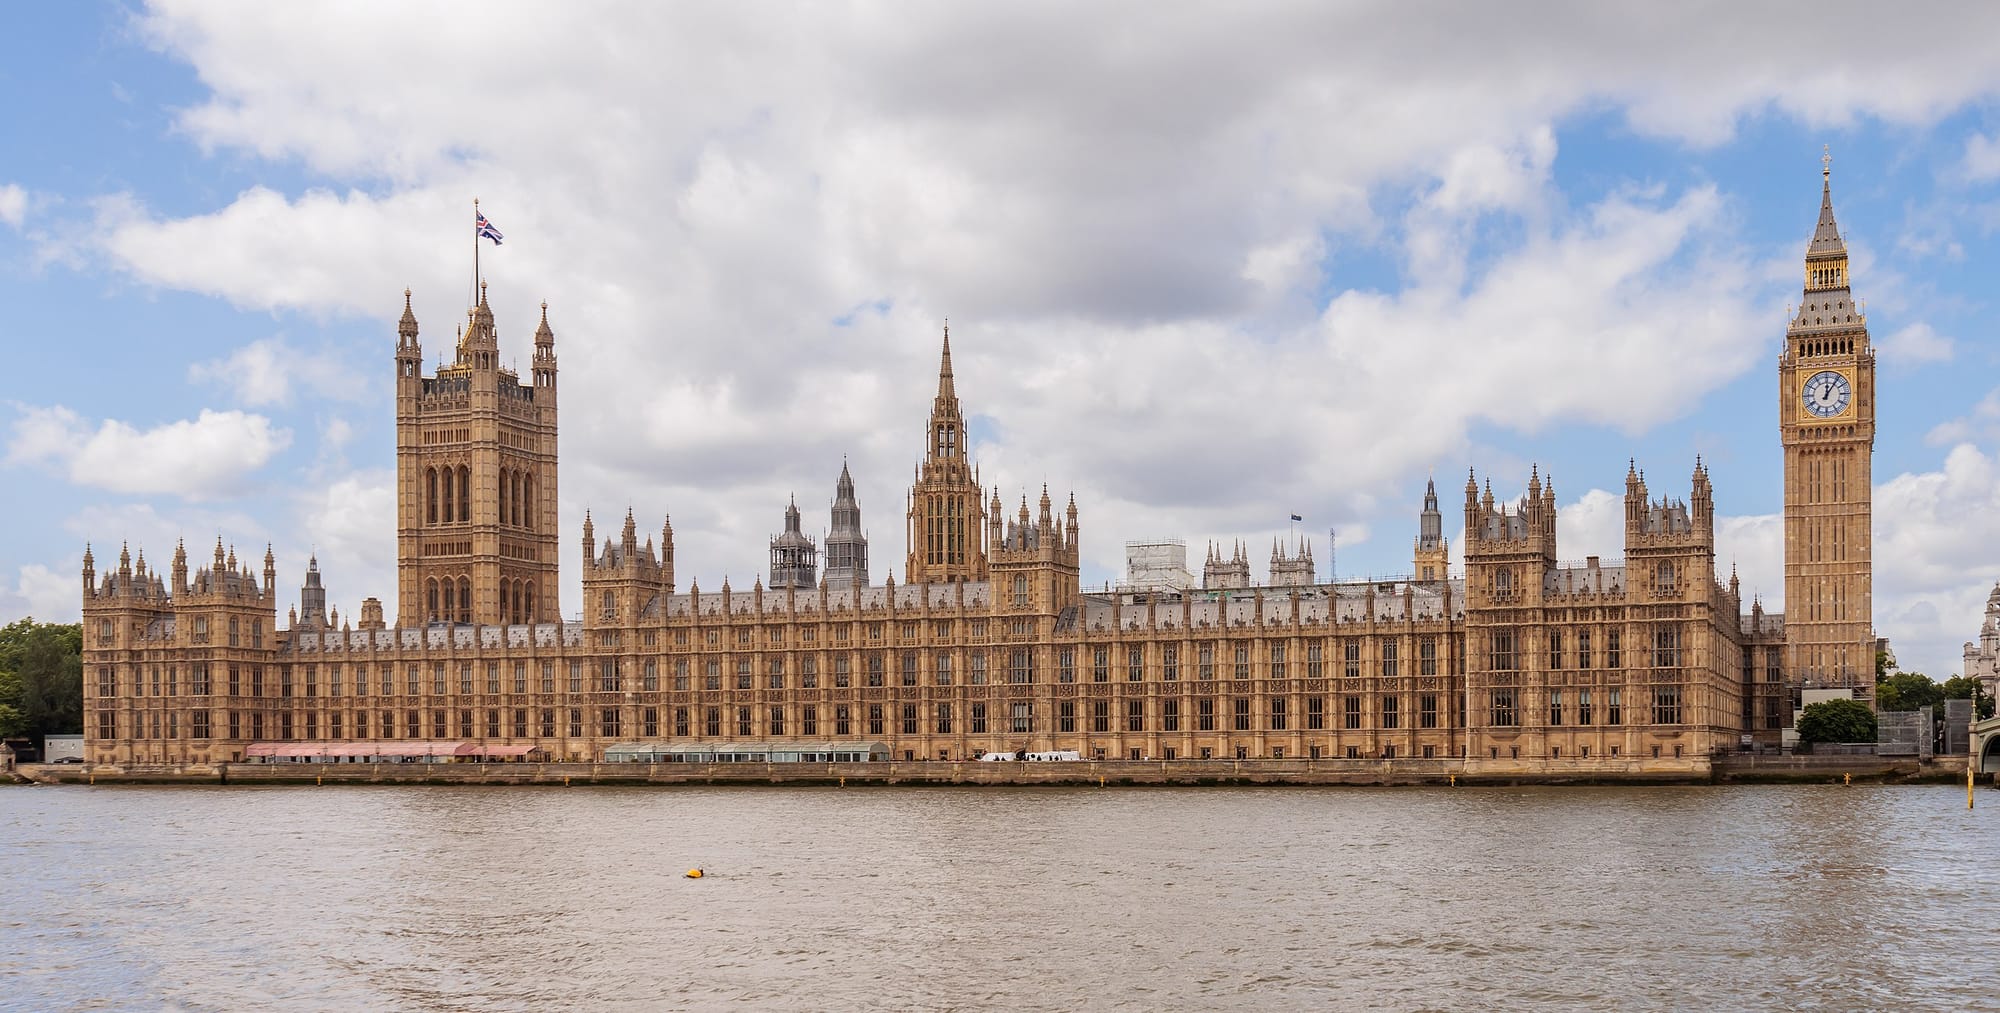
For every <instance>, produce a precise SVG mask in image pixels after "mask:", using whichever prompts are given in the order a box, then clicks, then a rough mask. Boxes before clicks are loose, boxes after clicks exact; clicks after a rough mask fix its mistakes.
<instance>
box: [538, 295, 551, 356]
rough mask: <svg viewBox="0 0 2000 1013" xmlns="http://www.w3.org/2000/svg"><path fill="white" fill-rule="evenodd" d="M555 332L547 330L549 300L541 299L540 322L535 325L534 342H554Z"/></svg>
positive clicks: (545, 343)
mask: <svg viewBox="0 0 2000 1013" xmlns="http://www.w3.org/2000/svg"><path fill="white" fill-rule="evenodd" d="M555 340H556V332H554V331H552V330H549V301H548V300H547V299H544V300H542V322H541V323H540V324H537V325H536V326H535V344H537V345H552V344H555Z"/></svg>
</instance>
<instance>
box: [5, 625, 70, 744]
mask: <svg viewBox="0 0 2000 1013" xmlns="http://www.w3.org/2000/svg"><path fill="white" fill-rule="evenodd" d="M81 731H83V627H82V626H81V625H79V624H76V623H68V624H63V623H38V622H36V621H35V620H34V618H33V617H29V618H25V619H19V620H16V621H14V622H12V623H9V624H7V625H6V626H5V627H0V734H12V735H33V736H37V737H39V736H43V735H65V734H73V733H76V732H81Z"/></svg>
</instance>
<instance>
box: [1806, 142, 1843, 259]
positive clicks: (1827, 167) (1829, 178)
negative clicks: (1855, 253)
mask: <svg viewBox="0 0 2000 1013" xmlns="http://www.w3.org/2000/svg"><path fill="white" fill-rule="evenodd" d="M1821 150H1822V152H1823V153H1822V154H1821V155H1820V158H1819V162H1820V185H1819V224H1818V225H1817V226H1815V227H1814V228H1813V237H1812V245H1810V246H1808V247H1806V256H1807V257H1808V258H1812V259H1817V258H1821V257H1836V256H1837V257H1845V256H1847V244H1846V243H1843V242H1842V241H1841V239H1840V226H1839V225H1838V224H1837V223H1835V222H1834V220H1833V152H1832V150H1831V149H1830V148H1822V149H1821Z"/></svg>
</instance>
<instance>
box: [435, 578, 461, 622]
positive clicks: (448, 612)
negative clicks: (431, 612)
mask: <svg viewBox="0 0 2000 1013" xmlns="http://www.w3.org/2000/svg"><path fill="white" fill-rule="evenodd" d="M457 614H458V585H457V584H454V583H452V582H451V581H449V580H447V581H445V582H444V609H443V610H442V611H440V612H439V613H438V619H439V620H441V621H443V622H447V623H448V622H451V621H452V618H453V617H454V616H456V615H457Z"/></svg>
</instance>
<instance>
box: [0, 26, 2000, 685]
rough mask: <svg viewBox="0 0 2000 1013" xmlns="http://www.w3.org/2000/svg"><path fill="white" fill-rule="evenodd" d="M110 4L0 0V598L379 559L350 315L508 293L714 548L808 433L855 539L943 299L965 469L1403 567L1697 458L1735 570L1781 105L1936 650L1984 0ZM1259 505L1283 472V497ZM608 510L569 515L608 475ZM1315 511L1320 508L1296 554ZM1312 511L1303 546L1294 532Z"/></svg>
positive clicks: (372, 463) (900, 442)
mask: <svg viewBox="0 0 2000 1013" xmlns="http://www.w3.org/2000/svg"><path fill="white" fill-rule="evenodd" d="M1913 10H1915V11H1918V12H1919V13H1916V14H1912V13H1911V12H1910V11H1908V10H1900V11H1897V12H1891V11H1890V10H1889V9H1887V8H1884V7H1883V6H1882V5H1880V4H1876V3H1844V2H1827V3H1821V4H1816V5H1813V6H1812V7H1810V8H1798V7H1795V6H1791V5H1744V4H1738V3H1699V2H1691V3H1680V4H1653V5H1646V6H1643V7H1642V6H1638V5H1611V4H1596V3H1575V4H1560V3H1542V4H1531V5H1493V4H1488V5H1423V4H1399V3H1379V4H1370V3H1347V4H1327V3H1298V4H1288V3H1250V4H1240V5H1226V6H1225V5H1209V6H1204V5H1197V4H1175V5H1159V4H1152V3H1109V2H1107V3H1101V4H1091V5H1081V6H1079V5H1073V4H1056V3H1046V4H1045V3H1032V2H1030V3H1007V4H975V3H965V4H872V3H861V4H811V5H804V4H800V5H791V4H776V3H731V4H653V3H634V4H616V3H578V4H561V5H556V4H543V3H518V4H517V3H505V2H490V0H489V2H482V3H466V4H449V3H424V4H405V3H366V2H357V3H345V4H337V5H336V4H321V5H277V6H273V5H267V4H247V3H246V4H223V3H186V2H160V3H147V4H132V5H117V4H61V5H54V4H44V5H31V6H15V7H11V8H9V9H8V10H7V11H6V12H5V13H4V14H0V20H4V22H5V24H6V30H5V31H0V89H4V92H3V93H4V95H5V96H6V98H7V101H5V102H4V103H0V306H4V307H5V310H4V313H0V333H4V335H5V341H4V345H0V347H4V349H5V353H6V358H7V367H6V368H5V369H4V370H0V489H4V490H5V493H6V501H5V502H6V505H5V514H4V520H5V523H4V524H0V617H5V618H11V617H14V616H17V615H23V614H32V615H34V616H36V617H37V618H42V619H48V620H73V619H74V618H75V617H76V616H77V614H78V611H79V589H80V584H79V578H78V572H79V569H80V561H81V558H82V554H83V551H84V547H85V544H86V543H88V544H90V545H91V546H92V547H93V548H94V549H95V551H96V554H97V558H98V559H99V561H100V565H102V563H103V561H104V560H107V559H115V557H116V555H117V552H118V547H119V545H120V544H121V543H129V544H130V545H131V547H132V549H133V551H134V552H138V551H140V550H143V551H144V552H145V553H146V554H147V558H148V559H149V561H151V562H152V563H153V564H154V565H156V566H163V565H164V564H165V563H166V562H167V561H168V560H169V558H170V557H171V555H172V552H173V548H174V544H175V542H176V541H177V540H179V539H183V538H184V539H186V541H187V542H188V544H189V547H190V552H191V553H192V554H194V555H195V557H196V558H198V559H199V558H206V556H207V554H208V552H209V551H211V550H212V546H213V544H214V542H215V540H216V539H217V538H218V537H220V538H221V539H222V540H223V541H224V542H226V543H228V544H230V545H233V546H235V547H236V548H237V549H238V551H239V553H240V554H244V553H247V554H248V555H249V556H251V557H252V558H257V557H261V554H262V549H263V547H264V546H265V545H266V544H270V545H271V546H273V547H274V549H275V552H276V554H277V558H278V561H279V569H280V578H279V580H280V584H281V585H282V586H283V587H284V588H285V589H286V591H285V596H284V597H283V598H282V599H281V609H282V608H283V607H285V606H286V605H288V604H289V603H290V602H293V601H296V598H297V592H296V590H295V589H296V588H297V586H298V584H299V583H300V580H301V575H302V571H303V569H304V565H305V561H306V558H307V556H308V555H309V554H313V553H316V554H317V556H318V559H319V561H320V564H321V568H322V570H323V571H324V573H325V575H326V577H325V579H326V583H327V586H328V588H329V596H330V600H331V602H332V603H333V604H335V605H336V606H338V607H339V608H340V610H341V612H342V613H343V614H346V615H353V614H355V613H357V612H358V611H359V603H360V601H361V599H362V598H364V597H367V596H377V597H380V598H383V599H385V600H390V601H393V598H394V562H395V551H394V550H395V546H394V524H395V516H394V482H393V472H392V470H391V468H392V465H393V442H394V424H393V408H392V401H391V396H392V354H393V348H394V343H395V321H396V318H397V317H398V316H399V315H400V313H401V311H402V305H403V300H402V295H403V290H404V289H405V288H406V287H407V288H409V289H411V290H412V291H413V292H414V296H413V305H414V308H415V312H416V315H417V318H418V320H419V322H420V325H421V327H422V333H421V337H422V340H423V341H424V343H425V351H426V358H427V359H428V360H431V361H435V360H436V359H438V358H439V357H440V356H441V355H449V346H450V343H451V333H452V328H453V326H454V323H455V322H456V321H459V320H462V319H463V316H464V313H465V309H466V306H467V304H468V301H469V299H470V298H471V292H472V253H473V251H472V245H473V244H472V240H473V234H472V224H471V223H472V206H471V205H472V201H473V199H474V198H475V197H476V198H478V199H479V200H480V201H481V207H482V209H483V210H484V211H485V212H486V213H487V215H488V216H489V217H490V218H491V219H492V220H493V222H494V223H495V224H496V225H497V226H499V227H500V228H501V229H502V230H503V231H504V233H505V235H506V240H505V243H504V245H502V246H499V247H497V248H496V247H491V246H489V247H488V248H487V249H486V250H485V251H484V252H483V253H482V255H481V256H482V261H481V263H482V267H483V269H484V273H485V277H486V278H487V280H488V282H489V283H490V289H489V298H490V300H491V302H492V305H493V309H494V313H495V316H496V319H497V324H498V329H499V334H500V342H501V347H502V353H503V356H505V357H508V358H509V359H511V360H514V361H525V360H526V359H527V358H528V356H529V352H530V347H531V345H530V343H531V335H532V333H533V331H534V327H535V323H536V320H537V313H538V312H539V311H538V308H537V307H538V305H539V304H540V303H541V302H543V301H547V303H548V314H549V321H550V323H551V326H552V327H553V329H554V331H555V334H556V349H557V353H558V355H559V357H560V361H561V370H562V372H561V375H560V380H559V383H560V387H561V391H562V395H561V398H562V418H561V436H560V442H561V477H560V492H561V511H562V517H561V520H562V530H563V531H564V537H563V545H564V546H565V552H564V558H563V581H564V587H563V598H564V609H565V612H570V613H573V612H575V611H576V609H577V608H578V605H579V601H578V598H579V594H580V588H579V586H578V585H577V580H578V576H577V573H578V570H577V565H578V558H579V557H580V554H581V549H580V548H579V547H578V541H579V539H580V536H581V527H582V522H583V517H584V512H585V510H586V509H588V510H590V511H592V512H593V515H594V516H595V517H596V518H598V519H599V520H600V521H604V520H606V519H609V520H610V521H611V523H612V524H614V525H615V524H616V523H617V522H619V521H622V517H623V514H624V512H625V511H626V510H627V509H630V510H632V511H634V512H635V513H636V515H637V517H638V518H639V522H640V525H639V526H640V528H641V530H655V529H657V528H658V526H659V524H660V522H661V521H662V519H663V518H665V517H666V516H667V515H668V514H669V513H670V514H671V516H672V520H673V525H674V530H675V534H676V548H677V565H678V571H679V574H680V578H681V581H682V583H683V584H685V583H686V582H687V581H688V580H689V578H691V577H699V578H700V580H701V582H702V583H703V585H704V586H719V585H720V584H721V582H722V579H723V578H725V577H727V578H728V579H730V580H731V581H732V582H733V583H734V584H735V585H736V586H739V587H741V586H748V585H749V584H750V583H751V581H752V580H753V579H755V577H757V576H758V575H760V574H762V573H764V571H765V568H766V565H767V563H768V557H767V551H766V539H768V538H769V537H770V536H771V535H772V534H774V533H776V532H777V531H779V530H782V516H783V510H784V507H785V503H786V500H787V497H788V496H791V495H796V496H797V497H798V501H799V503H800V506H801V508H802V509H803V510H805V511H806V518H807V520H806V523H807V526H808V528H812V527H815V526H816V527H818V528H820V529H822V530H823V529H824V528H825V527H826V526H827V523H828V519H827V510H826V508H827V506H828V505H829V504H830V502H831V499H832V496H833V486H834V480H835V478H836V477H837V476H838V474H839V472H840V468H841V464H842V461H843V459H845V460H846V461H847V462H848V463H849V465H850V467H851V468H852V471H853V474H854V477H855V481H856V485H857V488H858V490H859V498H860V502H861V507H862V516H863V521H864V524H865V526H866V527H867V528H868V529H869V531H870V534H871V536H872V556H873V560H874V566H873V571H874V576H875V578H876V579H877V580H878V581H879V580H880V579H881V578H882V577H883V576H884V575H887V574H890V573H894V574H896V575H897V576H898V578H899V579H900V577H901V570H902V559H903V554H904V552H905V545H904V541H905V539H904V530H903V528H904V525H903V509H904V495H905V492H906V490H907V489H908V486H909V482H910V477H909V476H910V475H911V469H912V468H913V466H914V465H915V463H916V462H917V460H918V458H919V456H920V455H921V453H922V450H923V445H924V438H923V429H924V423H925V419H926V417H927V412H928V409H929V404H930V399H931V396H932V395H933V393H934V392H935V390H936V371H937V356H938V343H939V337H940V333H941V329H942V327H943V326H944V322H945V320H946V319H947V318H949V320H950V326H951V329H952V346H953V359H954V362H955V365H956V372H957V387H958V391H959V394H960V397H961V399H962V401H963V403H964V407H965V410H966V412H967V413H968V416H969V417H970V419H971V422H970V426H971V430H972V436H973V439H974V445H973V453H974V456H975V459H976V460H977V462H978V463H979V464H980V466H981V469H982V475H983V477H984V479H985V481H986V482H987V483H988V484H989V485H993V486H997V487H998V489H999V492H1000V494H1001V496H1002V498H1003V499H1004V500H1006V501H1007V503H1008V505H1009V508H1010V510H1011V509H1012V508H1013V507H1014V506H1015V504H1017V503H1018V501H1019V498H1020V497H1021V496H1023V495H1027V496H1029V497H1030V498H1035V497H1038V496H1039V493H1040V489H1041V487H1042V485H1043V484H1044V483H1046V484H1047V486H1048V487H1049V489H1050V490H1051V492H1052V494H1053V495H1055V496H1056V497H1057V499H1058V500H1059V501H1060V500H1061V498H1062V497H1064V496H1065V495H1067V494H1069V493H1072V492H1073V493H1074V494H1075V497H1076V501H1077V504H1078V508H1079V511H1080V514H1081V523H1082V541H1083V558H1084V579H1085V582H1086V584H1087V585H1101V584H1102V583H1103V582H1104V581H1107V580H1115V579H1116V578H1117V577H1118V576H1119V575H1120V573H1121V572H1122V569H1123V565H1124V543H1125V542H1127V541H1131V540H1148V539H1158V538H1181V539H1185V540H1186V541H1187V543H1188V545H1189V553H1190V557H1191V559H1190V561H1191V563H1193V564H1194V566H1195V567H1196V569H1197V570H1198V569H1199V565H1200V559H1201V557H1202V555H1203V553H1204V551H1205V548H1206V546H1207V545H1208V544H1209V543H1210V542H1220V543H1224V544H1228V543H1233V542H1234V541H1235V540H1238V539H1241V540H1244V541H1246V542H1247V543H1249V545H1250V549H1251V557H1252V561H1253V569H1254V572H1255V573H1256V574H1257V575H1258V576H1259V577H1260V579H1261V577H1262V574H1263V572H1264V567H1265V563H1266V560H1267V559H1268V557H1269V554H1270V546H1271V542H1272V540H1273V539H1274V538H1281V537H1282V538H1285V539H1288V540H1289V539H1293V538H1305V537H1309V538H1311V540H1312V542H1313V548H1314V552H1315V556H1316V558H1317V561H1318V564H1319V568H1320V571H1321V573H1322V575H1325V574H1326V573H1328V572H1329V570H1332V571H1336V572H1337V573H1338V575H1339V576H1340V577H1342V578H1348V577H1357V576H1363V575H1382V576H1386V575H1392V574H1402V573H1407V572H1408V571H1409V569H1410V566H1411V563H1410V555H1411V553H1410V549H1411V540H1412V538H1413V537H1414V536H1415V534H1416V531H1417V511H1418V509H1419V505H1420V501H1421V498H1422V495H1423V490H1424V484H1425V481H1426V480H1427V479H1429V478H1431V477H1432V476H1435V477H1436V479H1437V482H1438V485H1439V492H1440V498H1441V500H1442V502H1443V506H1444V512H1445V515H1446V522H1447V523H1446V529H1447V532H1448V533H1451V534H1453V536H1454V537H1453V542H1454V545H1453V548H1454V554H1456V550H1457V545H1456V542H1457V538H1456V532H1455V531H1454V530H1453V529H1454V528H1455V526H1456V521H1457V517H1458V510H1459V506H1460V503H1461V502H1462V495H1463V493H1462V490H1463V487H1464V480H1465V476H1466V474H1467V471H1468V469H1473V470H1475V471H1476V472H1477V474H1478V476H1479V478H1480V481H1481V482H1482V483H1484V482H1485V481H1487V480H1489V479H1490V481H1491V482H1492V485H1493V488H1494V491H1495V493H1496V495H1498V496H1499V497H1500V498H1502V499H1503V500H1506V499H1512V498H1513V497H1516V496H1518V495H1520V493H1521V491H1522V490H1523V489H1524V488H1525V486H1526V484H1527V481H1528V476H1529V472H1530V468H1531V467H1532V468H1535V469H1538V470H1539V472H1540V473H1541V474H1542V475H1545V476H1550V477H1552V479H1553V481H1554V483H1555V487H1556V490H1557V499H1558V504H1559V518H1560V519H1559V522H1558V536H1559V551H1560V555H1561V556H1562V557H1563V558H1564V559H1582V558H1584V557H1585V556H1589V555H1597V556H1602V557H1605V558H1606V559H1615V558H1618V557H1620V556H1621V555H1622V546H1621V530H1622V529H1621V523H1622V506H1621V503H1620V497H1621V496H1622V495H1623V481H1624V476H1625V470H1626V466H1627V462H1628V460H1636V462H1637V463H1638V465H1639V467H1641V468H1642V469H1645V470H1646V473H1647V477H1648V483H1649V485H1650V487H1651V491H1652V493H1653V494H1654V495H1655V496H1661V495H1666V496H1677V497H1685V496H1686V495H1687V494H1688V487H1689V479H1690V475H1691V472H1692V470H1693V467H1694V463H1695V459H1696V457H1697V455H1699V456H1700V458H1701V459H1702V460H1703V461H1704V462H1706V463H1707V464H1708V465H1709V467H1710V470H1711V473H1712V476H1713V481H1714V484H1715V498H1716V504H1717V510H1718V513H1720V514H1721V515H1722V517H1721V519H1720V520H1719V522H1718V543H1719V544H1718V549H1717V559H1716V565H1717V569H1718V576H1719V577H1721V578H1723V579H1726V578H1727V575H1728V573H1729V571H1730V569H1731V568H1732V567H1734V568H1735V569H1736V571H1737V572H1738V573H1739V574H1740V576H1741V579H1742V583H1743V587H1744V591H1745V594H1746V595H1750V594H1756V595H1759V596H1761V598H1762V600H1763V601H1764V603H1765V604H1766V607H1767V608H1771V609H1774V610H1775V609H1779V608H1782V599H1783V586H1782V574H1783V547H1782V544H1781V528H1780V524H1779V511H1780V509H1781V506H1782V501H1781V496H1782V491H1781V488H1780V467H1781V461H1782V459H1781V456H1780V448H1779V445H1778V437H1777V410H1778V400H1777V385H1776V356H1777V354H1778V352H1779V349H1780V347H1781V345H1782V341H1783V333H1784V321H1785V315H1786V310H1787V308H1788V307H1789V306H1790V305H1791V304H1793V303H1796V302H1797V301H1799V298H1800V282H1801V271H1802V259H1803V256H1804V251H1805V246H1806V241H1807V239H1808V237H1809V236H1810V234H1811V231H1812V227H1813V223H1814V221H1815V218H1816V215H1817V210H1818V204H1819V190H1820V182H1821V167H1822V162H1821V157H1822V153H1823V152H1825V151H1830V153H1831V155H1832V172H1833V176H1832V180H1833V194H1834V201H1835V208H1836V211H1837V213H1838V216H1839V221H1840V224H1841V227H1842V230H1843V232H1844V233H1845V234H1846V237H1847V242H1848V246H1849V248H1850V250H1851V252H1852V255H1853V263H1854V270H1853V276H1854V279H1855V281H1854V291H1855V295H1856V296H1857V297H1858V298H1861V299H1865V300H1867V301H1868V308H1867V312H1868V319H1869V326H1870V329H1871V332H1872V336H1873V340H1874V342H1875V344H1876V346H1877V348H1878V351H1879V359H1878V385H1879V425H1878V435H1877V438H1876V446H1875V460H1874V480H1875V496H1874V505H1875V514H1874V524H1875V545H1874V548H1875V564H1874V565H1875V571H1874V572H1875V584H1874V588H1875V601H1874V606H1875V623H1876V627H1877V632H1878V633H1879V634H1880V635H1883V636H1887V637H1889V638H1890V639H1891V642H1892V645H1893V646H1894V648H1895V650H1896V653H1897V656H1898V660H1899V661H1900V662H1901V664H1902V667H1904V668H1905V669H1909V670H1921V671H1926V672H1929V673H1931V674H1933V675H1934V676H1936V677H1938V678H1943V677H1944V676H1946V675H1950V674H1953V673H1955V672H1956V671H1958V669H1959V667H1960V662H1959V649H1960V645H1961V643H1962V642H1964V641H1966V640H1968V639H1971V638H1972V637H1973V636H1974V635H1975V634H1976V632H1977V630H1978V627H1979V623H1980V621H1981V618H1982V614H1981V610H1982V607H1983V604H1984V600H1985V597H1986V595H1987V593H1988V592H1989V591H1990V590H1991V589H1992V588H1993V586H1994V581H1995V579H1996V578H2000V509H1996V507H2000V382H1996V379H1995V368H1994V367H1995V362H1996V346H1995V343H1994V341H1993V335H1992V328H1991V324H1990V323H1989V321H1990V320H1991V316H1992V314H1993V312H1994V311H1995V308H1996V307H1995V306H1994V305H1993V298H1994V295H1993V292H1992V283H1991V280H1990V279H1992V278H1993V277H1994V276H1995V275H1996V269H2000V241H1996V230H2000V5H1975V4H1966V5H1962V6H1958V7H1954V6H1953V5H1945V4H1940V5H1926V6H1923V7H1921V8H1915V9H1913ZM1293 514H1298V515H1301V516H1302V517H1303V518H1304V521H1303V522H1302V523H1300V524H1293V523H1291V522H1290V520H1289V518H1290V517H1291V515H1293ZM604 529H605V525H604V524H602V523H600V527H599V530H600V531H602V530H604ZM1329 532H1334V533H1335V534H1334V535H1333V538H1334V541H1335V545H1334V547H1333V551H1331V552H1329V547H1328V538H1329ZM1330 557H1331V558H1330Z"/></svg>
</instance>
